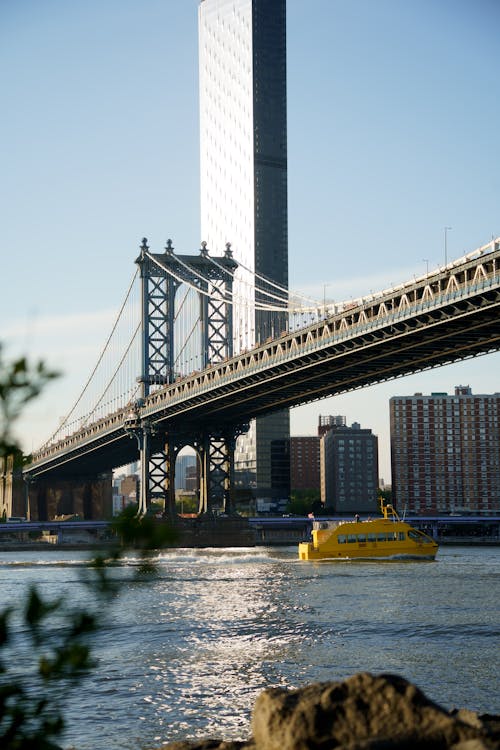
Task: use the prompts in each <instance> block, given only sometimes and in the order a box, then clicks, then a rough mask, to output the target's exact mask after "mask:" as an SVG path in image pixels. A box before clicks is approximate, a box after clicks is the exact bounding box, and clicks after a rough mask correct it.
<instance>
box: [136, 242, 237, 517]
mask: <svg viewBox="0 0 500 750" xmlns="http://www.w3.org/2000/svg"><path fill="white" fill-rule="evenodd" d="M214 261H215V262H212V259H211V258H210V257H209V254H208V250H207V245H206V243H205V242H203V243H202V246H201V251H200V254H199V256H187V255H176V254H175V253H174V248H173V246H172V242H171V240H168V241H167V245H166V247H165V252H164V253H163V254H155V253H150V252H149V246H148V244H147V239H146V238H144V239H143V241H142V245H141V253H140V255H139V257H138V258H137V260H136V263H137V265H138V266H139V269H140V276H141V284H142V294H141V299H142V373H141V377H140V382H141V397H140V401H139V404H138V405H139V406H140V405H141V404H142V403H144V401H145V399H147V398H148V396H149V395H150V393H151V392H152V391H154V390H155V388H158V387H160V386H163V385H166V384H169V383H173V382H174V381H175V380H176V379H177V377H178V376H177V374H176V369H175V350H176V341H175V309H176V305H175V298H176V294H177V292H178V290H179V289H180V287H181V285H182V284H183V283H184V284H188V285H189V286H190V287H192V288H194V289H195V290H199V292H200V294H199V297H200V300H199V309H200V320H201V342H200V345H201V348H202V363H203V366H204V367H206V366H208V365H209V364H215V363H217V362H221V361H222V360H224V359H226V358H228V357H230V356H231V355H232V353H233V347H232V338H233V337H232V313H233V308H232V304H230V303H231V294H232V281H233V274H234V271H235V269H236V267H237V265H238V264H237V263H236V262H235V261H234V260H233V258H232V253H231V249H230V245H229V244H228V245H227V246H226V251H225V254H224V256H222V257H219V258H215V259H214ZM129 430H130V431H131V432H132V433H133V434H134V436H135V437H136V439H137V440H138V444H139V451H140V455H141V467H142V472H141V500H140V512H145V510H146V508H147V506H148V505H149V502H150V500H151V499H160V498H161V499H162V500H164V504H165V511H166V512H167V513H168V514H173V513H174V512H175V496H174V489H173V488H174V487H175V459H176V456H177V453H178V451H179V450H180V448H181V447H182V445H181V443H179V439H178V437H177V436H176V434H175V433H172V432H171V431H169V432H162V433H160V435H156V437H155V439H153V438H152V433H151V429H150V425H149V423H148V420H141V421H137V419H135V422H134V425H131V424H130V425H129ZM231 439H232V437H231V436H230V435H227V436H224V437H220V436H215V435H212V434H211V433H205V434H204V435H203V437H202V439H201V440H200V441H199V445H198V446H197V448H198V452H201V454H202V460H201V462H200V463H201V466H202V477H201V482H200V486H201V492H200V509H201V511H202V512H210V510H211V504H212V502H213V501H214V500H218V501H219V502H220V503H221V504H223V506H224V507H225V505H226V503H227V504H228V505H229V504H230V500H229V487H230V476H231V473H232V469H231V466H232V454H233V449H231V448H230V447H229V445H228V441H229V440H231ZM144 466H147V467H148V469H147V470H145V469H144Z"/></svg>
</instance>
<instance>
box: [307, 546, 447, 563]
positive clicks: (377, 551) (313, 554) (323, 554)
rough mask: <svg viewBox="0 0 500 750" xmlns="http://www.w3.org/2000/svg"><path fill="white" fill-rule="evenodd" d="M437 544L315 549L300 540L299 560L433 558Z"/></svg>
mask: <svg viewBox="0 0 500 750" xmlns="http://www.w3.org/2000/svg"><path fill="white" fill-rule="evenodd" d="M436 554H437V545H436V546H435V548H434V547H432V549H428V548H427V545H426V548H425V549H419V548H418V547H417V548H416V549H413V548H402V549H394V547H391V548H390V549H383V548H382V547H374V546H373V547H372V546H370V545H368V544H367V545H366V547H362V548H358V549H349V550H347V549H342V550H339V549H337V550H335V549H329V550H325V549H315V548H314V546H313V544H312V542H300V544H299V559H300V560H435V558H436Z"/></svg>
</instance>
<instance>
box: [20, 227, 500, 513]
mask: <svg viewBox="0 0 500 750" xmlns="http://www.w3.org/2000/svg"><path fill="white" fill-rule="evenodd" d="M499 349H500V238H497V239H496V240H493V241H492V242H491V243H490V244H489V245H487V246H485V247H484V248H480V249H479V250H477V251H475V252H474V253H471V254H469V255H468V256H466V257H465V258H462V259H460V260H457V261H454V262H453V263H450V264H448V266H446V267H445V268H441V269H439V270H437V271H435V272H433V273H429V274H426V275H425V276H423V277H421V278H418V279H414V280H412V281H409V282H407V283H405V284H401V285H399V286H395V287H393V288H391V289H387V290H384V291H382V292H380V293H378V294H372V295H369V296H367V297H364V298H362V299H359V300H356V301H353V302H352V303H348V304H344V305H342V306H337V308H336V309H335V311H334V312H333V314H330V315H328V316H327V317H326V318H325V319H324V320H322V321H320V322H318V323H315V324H313V325H310V326H307V327H304V328H302V329H301V330H297V331H294V332H292V333H288V334H285V335H282V336H280V337H279V338H276V339H274V340H272V341H269V342H266V343H265V344H262V345H258V346H255V347H254V348H253V349H251V350H249V351H246V352H242V353H241V354H238V355H237V356H232V357H230V358H229V359H224V361H219V362H218V363H213V364H211V365H210V366H208V367H207V368H205V369H204V370H203V371H201V372H196V373H192V374H191V375H188V376H186V377H183V378H181V379H179V380H176V381H175V382H173V383H170V384H168V385H165V386H164V387H161V388H159V389H158V390H156V391H155V392H153V393H151V394H150V395H149V396H147V397H146V398H145V399H144V400H143V402H142V403H138V404H137V405H136V413H135V414H133V415H132V417H131V420H132V421H131V422H130V425H128V422H129V415H128V413H127V412H124V411H123V410H120V411H117V412H114V413H112V414H110V415H108V416H107V417H105V418H103V419H102V420H99V421H98V422H95V423H93V424H92V425H88V426H85V427H84V428H82V429H81V430H80V431H79V432H77V433H74V434H73V435H71V436H69V437H67V438H64V439H63V440H61V441H59V442H58V443H56V444H54V445H49V446H45V447H44V448H43V449H41V450H40V451H39V452H37V453H35V454H34V456H33V461H32V464H31V465H30V466H28V467H26V470H25V474H26V473H29V474H31V475H33V476H34V477H37V476H49V475H51V474H57V475H58V476H63V475H64V473H65V472H66V473H67V474H69V473H70V472H74V471H76V470H80V471H81V472H82V473H83V472H85V471H86V470H89V469H88V467H90V466H91V467H92V470H93V471H106V470H107V469H109V467H112V466H120V465H124V464H125V463H127V462H131V461H133V460H135V456H136V455H137V449H136V448H135V449H134V447H133V446H132V445H131V443H132V441H130V440H128V439H127V437H126V433H127V432H129V434H131V430H129V429H128V427H129V426H130V427H131V428H132V432H133V430H134V425H135V426H141V424H142V425H144V426H147V425H150V426H151V433H148V431H147V430H143V431H142V432H140V434H141V435H142V434H145V435H146V442H147V441H148V440H149V441H150V442H151V444H152V445H153V446H154V449H153V453H154V452H155V451H156V447H157V446H160V447H161V448H162V450H163V456H164V459H165V460H166V458H167V454H166V452H165V450H164V448H165V445H166V443H167V440H166V437H170V439H171V440H172V441H174V446H173V448H170V447H169V449H168V451H170V455H173V454H172V451H174V452H175V450H177V446H178V445H181V444H184V445H192V444H193V443H192V442H191V441H192V440H193V436H198V437H197V448H198V450H200V449H201V447H202V446H203V445H205V448H204V453H203V454H201V453H200V456H201V462H202V464H203V465H204V466H205V469H204V471H205V482H206V485H205V489H204V490H203V491H204V492H206V496H207V497H208V495H209V493H210V492H211V491H212V488H215V487H216V485H217V486H218V487H219V489H217V492H218V493H219V495H220V492H221V490H220V487H222V488H224V487H225V486H226V485H227V483H228V481H229V482H230V476H231V468H230V450H231V439H232V437H231V436H233V437H234V435H235V434H236V433H237V428H236V427H235V425H238V424H239V423H240V422H241V421H242V419H243V420H245V421H246V420H250V419H251V418H253V417H255V416H260V415H264V414H268V413H270V412H272V411H273V410H277V409H282V408H284V407H287V406H297V405H299V404H304V403H308V402H311V401H314V400H316V399H319V398H323V397H325V396H332V395H336V394H339V393H345V392H347V391H350V390H353V389H356V388H361V387H363V386H366V385H370V384H373V383H379V382H383V381H385V380H389V379H393V378H395V377H398V376H402V375H407V374H410V373H415V372H419V371H422V370H426V369H430V368H433V367H437V366H441V365H444V364H448V363H451V362H457V361H460V360H464V359H466V358H468V357H475V356H477V355H480V354H485V353H488V352H495V351H498V350H499ZM134 420H135V422H134ZM214 425H217V426H218V430H217V431H216V430H214ZM153 430H156V431H157V433H156V434H154V433H153ZM181 430H182V434H181ZM232 430H233V431H234V432H233V433H232V432H231V431H232ZM207 435H211V440H212V443H211V445H212V457H213V460H212V459H211V458H210V449H207V448H206V445H207V443H206V442H205V443H204V442H203V441H204V440H205V441H206V439H207ZM176 436H177V437H176ZM222 440H225V441H227V450H225V449H224V447H223V445H222V443H220V442H217V441H222ZM156 441H159V442H156ZM160 452H161V451H160ZM228 464H229V468H228ZM210 473H212V479H209V478H208V477H209V476H210ZM164 477H166V479H167V480H168V481H170V482H171V483H170V485H168V487H170V488H171V487H172V486H173V485H172V481H171V480H172V476H171V473H168V476H167V472H166V473H165V475H164ZM162 481H164V482H165V479H164V478H162V477H160V479H159V482H158V487H160V488H161V487H162ZM165 486H166V484H165V483H164V484H163V487H165ZM209 488H210V489H209ZM169 491H171V490H169ZM213 491H215V489H214V490H213ZM222 491H224V490H222ZM203 497H205V495H204V496H203ZM167 502H168V498H167ZM208 507H209V501H207V502H205V501H204V502H203V503H202V509H206V508H208ZM228 507H230V506H228Z"/></svg>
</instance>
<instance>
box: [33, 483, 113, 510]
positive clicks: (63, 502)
mask: <svg viewBox="0 0 500 750" xmlns="http://www.w3.org/2000/svg"><path fill="white" fill-rule="evenodd" d="M28 507H29V515H30V519H31V520H32V521H51V520H53V519H54V518H56V516H68V515H78V516H79V517H80V518H82V519H84V520H86V521H91V520H97V519H106V518H110V517H111V515H112V512H113V488H112V474H111V472H109V473H106V474H102V475H99V476H97V477H80V478H75V479H57V480H53V479H51V480H48V481H45V480H43V479H36V480H35V481H32V482H30V483H29V486H28Z"/></svg>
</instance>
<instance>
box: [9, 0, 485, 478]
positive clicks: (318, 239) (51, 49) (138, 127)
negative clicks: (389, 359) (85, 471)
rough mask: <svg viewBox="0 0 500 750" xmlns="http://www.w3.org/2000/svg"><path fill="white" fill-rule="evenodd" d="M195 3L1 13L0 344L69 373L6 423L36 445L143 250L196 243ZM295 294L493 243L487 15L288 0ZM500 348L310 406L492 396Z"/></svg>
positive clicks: (382, 280)
mask: <svg viewBox="0 0 500 750" xmlns="http://www.w3.org/2000/svg"><path fill="white" fill-rule="evenodd" d="M197 7H198V2H197V0H141V2H139V1H138V0H136V1H135V2H132V1H131V0H106V2H102V0H85V2H68V1H67V0H2V2H1V3H0V77H1V80H0V90H1V95H2V100H1V101H2V117H1V120H0V149H1V151H0V154H1V157H0V158H1V170H0V214H1V222H0V231H1V237H2V260H1V270H0V273H1V279H2V283H1V295H0V313H1V318H0V320H1V327H0V340H2V341H3V342H4V343H5V345H6V347H7V355H12V356H13V355H14V354H15V353H18V352H28V353H30V354H31V355H32V356H34V357H35V356H39V355H43V356H44V357H45V359H46V360H47V361H48V362H49V364H51V365H52V366H54V367H56V368H59V369H61V370H62V371H63V372H64V373H65V376H64V378H62V379H60V380H59V381H58V383H57V384H54V385H53V386H51V388H50V389H49V390H48V391H47V394H46V396H45V397H44V398H43V399H42V400H41V401H40V403H39V404H38V405H36V407H35V408H34V409H33V410H32V411H31V412H30V414H29V415H28V417H27V418H26V419H25V420H23V422H22V423H21V424H20V433H21V436H22V439H23V441H24V446H25V448H26V449H27V450H30V449H31V448H32V447H33V446H35V447H36V446H37V444H38V443H39V442H40V441H41V440H42V439H43V438H45V437H46V436H47V435H48V434H49V433H50V432H51V431H52V428H53V427H54V426H55V423H56V422H57V417H58V416H59V415H62V414H64V413H65V412H66V411H67V410H68V407H69V406H70V405H71V400H72V398H73V397H74V396H76V395H77V393H78V392H79V388H80V385H81V384H82V383H83V382H84V381H85V379H86V376H87V373H88V372H89V370H90V368H91V366H92V365H93V363H94V360H95V358H96V356H97V354H98V352H99V350H100V347H101V345H102V343H103V340H104V338H105V335H106V333H107V327H108V324H109V322H110V321H111V320H112V318H113V315H114V312H115V311H116V310H117V308H118V306H119V305H120V303H121V301H122V299H123V296H124V292H125V290H126V287H127V285H128V282H129V280H130V278H131V276H132V274H133V272H134V270H135V267H134V258H135V257H136V255H137V248H138V245H139V244H140V240H141V238H142V237H143V236H147V237H148V238H149V241H150V245H151V247H152V249H153V250H160V249H161V248H162V247H163V245H164V243H165V240H166V239H167V238H168V237H171V238H172V239H173V241H174V245H175V247H176V249H177V251H178V252H191V251H193V252H194V251H195V250H197V248H198V247H199V243H200V240H201V239H203V238H201V237H200V236H199V232H200V229H199V180H198V161H199V146H198V50H197V44H198V28H197ZM287 13H288V30H287V33H288V136H289V140H288V166H289V171H288V179H289V183H288V184H289V259H290V286H291V287H292V288H294V289H301V290H304V291H307V292H309V293H314V294H315V295H316V296H317V297H318V299H322V298H323V294H325V295H326V297H327V298H328V299H346V298H349V297H350V296H351V295H354V296H358V295H361V294H365V293H368V292H369V291H370V290H374V291H375V290H377V289H381V288H385V287H387V286H388V285H389V284H390V283H391V282H394V283H396V282H399V281H403V280H405V279H407V278H411V277H412V276H413V274H418V275H419V274H420V273H422V272H423V271H424V270H425V268H426V265H427V262H428V264H429V268H433V267H435V266H436V265H437V264H439V263H442V262H443V259H444V240H443V235H444V232H443V228H444V226H446V225H447V226H451V227H452V230H450V231H449V232H448V256H449V258H453V257H458V256H460V255H462V254H464V253H465V252H468V251H470V250H473V249H474V248H476V247H478V246H480V245H482V244H485V243H486V242H488V241H489V240H490V239H491V237H492V236H493V235H494V236H498V235H500V171H499V168H498V164H499V154H500V96H499V86H500V60H499V56H498V37H499V32H500V2H498V0H467V1H466V0H310V2H304V0H288V8H287ZM499 364H500V356H499V355H490V356H488V357H482V358H479V359H477V360H475V361H473V362H469V363H463V364H458V365H454V366H449V367H446V368H441V369H439V370H435V371H433V372H432V373H426V374H425V375H415V376H412V377H409V378H404V379H401V380H398V381H395V382H392V383H389V384H386V385H381V386H377V387H373V388H368V389H365V390H363V391H360V392H357V393H354V394H350V395H346V396H341V397H337V398H335V399H331V400H327V401H323V402H318V403H316V404H314V405H312V406H309V407H303V408H300V409H298V410H295V412H294V413H293V415H292V430H293V433H294V434H314V433H315V431H316V425H317V418H318V415H319V414H345V415H346V417H347V420H348V423H351V422H353V421H359V422H361V424H362V426H363V427H371V428H372V429H373V430H374V432H375V433H377V434H378V435H379V441H380V464H381V466H380V473H381V475H382V476H383V477H384V478H385V480H386V481H388V480H389V478H390V475H389V452H388V441H389V426H388V400H389V398H390V396H391V395H401V394H407V393H414V392H415V391H423V392H427V393H428V392H430V391H432V390H440V391H448V392H451V391H452V389H453V387H454V386H455V385H458V384H459V383H463V384H470V386H471V387H472V389H473V391H474V392H476V393H490V392H494V391H498V390H500V383H499V373H500V367H499Z"/></svg>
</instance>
